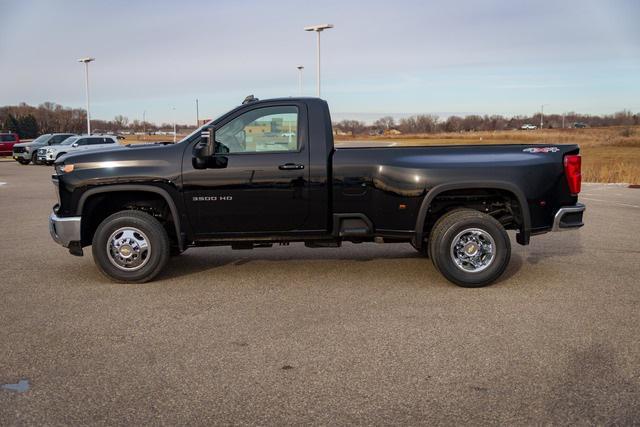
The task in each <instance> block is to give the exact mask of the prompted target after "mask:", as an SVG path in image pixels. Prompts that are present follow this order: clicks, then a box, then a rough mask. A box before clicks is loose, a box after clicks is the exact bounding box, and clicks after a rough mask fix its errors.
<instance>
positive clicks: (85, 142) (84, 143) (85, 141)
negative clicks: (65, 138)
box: [76, 138, 89, 146]
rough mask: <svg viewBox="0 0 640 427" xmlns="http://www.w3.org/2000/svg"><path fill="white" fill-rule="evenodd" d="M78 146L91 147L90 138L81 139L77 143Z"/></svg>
mask: <svg viewBox="0 0 640 427" xmlns="http://www.w3.org/2000/svg"><path fill="white" fill-rule="evenodd" d="M76 144H78V145H79V146H82V145H89V138H80V139H79V140H77V141H76Z"/></svg>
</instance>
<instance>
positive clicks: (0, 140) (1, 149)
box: [0, 133, 20, 156]
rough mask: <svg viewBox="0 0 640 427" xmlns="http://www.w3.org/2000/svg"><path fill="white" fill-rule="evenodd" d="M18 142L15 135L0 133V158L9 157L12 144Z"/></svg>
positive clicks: (18, 139)
mask: <svg viewBox="0 0 640 427" xmlns="http://www.w3.org/2000/svg"><path fill="white" fill-rule="evenodd" d="M19 142H20V137H19V136H18V134H17V133H0V156H10V155H11V153H12V151H13V144H17V143H19Z"/></svg>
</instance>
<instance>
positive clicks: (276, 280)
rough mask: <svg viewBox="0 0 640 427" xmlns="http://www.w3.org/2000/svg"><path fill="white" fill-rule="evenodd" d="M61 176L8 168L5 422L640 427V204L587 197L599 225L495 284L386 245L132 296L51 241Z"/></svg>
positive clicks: (175, 275)
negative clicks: (461, 279) (475, 283)
mask: <svg viewBox="0 0 640 427" xmlns="http://www.w3.org/2000/svg"><path fill="white" fill-rule="evenodd" d="M51 173H52V168H49V167H44V166H32V165H30V166H20V165H18V164H17V163H15V162H11V161H2V162H0V224H1V230H0V233H1V236H2V237H1V239H0V259H1V260H2V266H3V268H2V272H0V293H1V295H2V298H1V299H0V325H1V327H0V384H2V385H6V384H16V383H19V381H20V380H25V381H28V383H29V389H28V390H27V391H24V392H18V391H14V390H9V389H6V388H3V389H0V420H1V421H0V423H1V424H5V425H6V424H51V425H60V424H141V423H145V424H146V423H153V424H229V423H232V424H265V425H282V424H412V425H414V424H449V425H451V424H462V423H470V424H498V423H499V424H534V423H535V424H548V423H552V424H566V423H577V424H585V423H591V424H637V423H638V422H640V189H628V188H624V187H622V186H616V185H588V184H587V185H583V193H582V197H581V201H583V202H584V203H585V204H586V205H587V212H586V215H585V221H586V225H585V227H583V228H582V229H581V230H579V231H577V232H570V233H552V234H547V235H544V236H539V237H535V238H533V239H532V244H531V245H530V246H528V247H522V246H519V245H517V244H515V240H514V241H513V245H514V246H513V248H514V253H513V256H512V260H511V264H510V266H509V268H508V270H507V273H506V274H505V276H504V278H503V279H502V280H501V281H500V282H498V283H496V284H495V285H493V286H490V287H487V288H483V289H462V288H458V287H456V286H454V285H452V284H450V283H448V282H446V281H445V280H444V279H443V278H442V277H441V276H440V275H439V274H438V273H437V272H436V271H435V269H434V268H433V266H432V264H431V262H430V261H429V260H426V259H424V258H421V257H420V256H418V255H417V254H416V253H415V252H414V250H413V249H412V248H411V247H410V246H409V245H376V244H366V245H364V244H363V245H352V244H349V245H345V246H344V247H342V248H340V249H308V248H305V247H303V246H302V245H291V246H289V247H279V248H272V249H256V250H253V251H232V250H230V249H227V248H201V249H191V250H189V251H187V252H186V253H185V254H184V255H182V256H180V257H177V258H173V259H172V260H171V262H170V265H169V266H168V268H167V269H166V270H165V272H164V273H163V274H162V275H161V276H160V277H159V279H158V280H156V281H155V282H153V283H149V284H144V285H118V284H113V283H110V282H109V281H108V280H107V279H105V278H104V277H102V276H101V275H100V274H99V273H98V271H97V269H96V268H95V267H94V265H93V261H92V259H91V254H90V251H85V256H84V257H82V258H78V257H73V256H71V255H69V254H68V253H67V252H66V250H65V249H63V248H61V247H59V246H57V245H56V244H55V243H54V242H53V241H52V240H51V238H50V237H49V233H48V229H47V215H48V214H49V212H50V209H51V206H52V205H53V203H54V194H53V188H52V185H51V183H50V175H51ZM512 237H513V236H512ZM23 384H25V383H23ZM9 388H11V387H9Z"/></svg>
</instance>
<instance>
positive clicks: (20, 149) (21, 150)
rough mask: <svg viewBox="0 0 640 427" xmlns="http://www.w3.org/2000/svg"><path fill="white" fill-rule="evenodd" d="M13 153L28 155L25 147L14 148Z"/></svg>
mask: <svg viewBox="0 0 640 427" xmlns="http://www.w3.org/2000/svg"><path fill="white" fill-rule="evenodd" d="M13 152H14V153H26V152H27V150H26V148H24V147H13Z"/></svg>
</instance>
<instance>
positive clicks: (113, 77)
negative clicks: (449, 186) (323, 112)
mask: <svg viewBox="0 0 640 427" xmlns="http://www.w3.org/2000/svg"><path fill="white" fill-rule="evenodd" d="M0 16H1V17H2V24H0V58H1V61H2V66H1V67H0V105H6V104H16V103H18V102H23V101H24V102H27V103H29V104H39V103H42V102H44V101H53V102H57V103H60V104H63V105H65V106H73V107H83V106H84V102H85V101H84V100H85V91H84V70H83V66H82V65H81V64H79V63H77V62H76V59H77V58H80V57H83V56H94V57H96V62H94V63H92V64H91V66H90V67H91V68H90V73H91V96H92V116H93V117H94V118H102V119H111V118H113V116H115V115H116V114H124V115H126V116H128V117H129V118H130V119H132V120H133V119H136V118H138V119H141V118H142V112H143V111H144V110H146V111H147V119H148V120H150V121H155V122H161V121H167V122H170V121H171V120H172V107H175V109H176V110H175V116H176V118H177V120H178V121H179V122H192V121H195V99H196V98H199V100H200V117H201V118H206V117H208V118H213V117H215V116H217V115H219V114H221V113H222V112H224V111H226V110H228V109H230V108H232V107H234V106H236V105H237V104H239V102H240V101H242V99H243V98H244V96H245V95H248V94H254V95H255V96H257V97H259V98H269V97H278V96H295V95H297V92H298V83H297V72H298V71H297V69H296V66H297V65H304V66H305V67H306V69H305V74H304V83H305V85H304V93H305V95H314V94H315V78H316V76H315V48H316V45H315V34H312V33H307V32H304V31H303V29H302V28H303V27H304V26H306V25H311V24H317V23H332V24H334V25H335V28H334V29H332V30H329V31H327V32H324V33H323V34H322V60H323V64H322V65H323V71H322V72H323V93H322V96H323V98H325V99H326V100H327V101H329V103H330V106H331V109H332V112H333V115H334V119H335V118H338V119H341V118H346V117H353V118H369V117H374V116H377V115H382V114H388V113H391V114H394V115H400V114H403V113H404V114H407V113H463V114H464V113H471V112H476V113H489V114H491V113H498V114H505V115H515V114H531V113H533V112H535V111H538V110H539V108H540V104H548V106H546V107H545V111H550V112H563V111H578V112H584V113H594V114H595V113H611V112H614V111H618V110H621V109H624V108H627V109H631V110H633V111H640V1H638V0H575V1H574V0H562V1H558V0H555V1H546V0H537V1H512V0H502V1H497V0H484V1H477V0H466V1H457V0H447V1H404V0H393V1H391V0H387V1H362V2H357V1H348V0H341V1H320V0H316V1H304V0H297V1H279V0H270V1H184V0H183V1H117V0H115V1H114V0H110V1H90V0H84V1H65V0H56V1H52V0H45V1H31V0H19V1H14V0H0Z"/></svg>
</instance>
